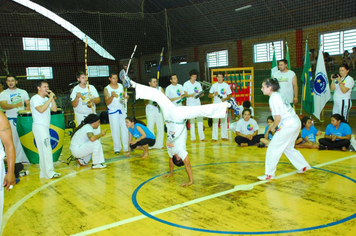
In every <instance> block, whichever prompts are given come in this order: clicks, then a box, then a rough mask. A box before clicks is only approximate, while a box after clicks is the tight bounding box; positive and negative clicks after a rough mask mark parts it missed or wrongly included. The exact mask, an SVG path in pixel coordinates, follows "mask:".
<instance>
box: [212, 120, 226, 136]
mask: <svg viewBox="0 0 356 236" xmlns="http://www.w3.org/2000/svg"><path fill="white" fill-rule="evenodd" d="M220 129H221V138H224V139H225V138H226V139H227V138H229V135H228V133H227V115H226V116H225V119H224V118H222V119H220ZM212 139H213V140H218V139H219V119H217V118H214V119H213V132H212Z"/></svg>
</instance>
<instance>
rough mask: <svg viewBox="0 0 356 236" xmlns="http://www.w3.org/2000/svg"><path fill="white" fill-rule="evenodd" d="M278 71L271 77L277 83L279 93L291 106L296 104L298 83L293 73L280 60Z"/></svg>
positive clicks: (285, 61) (285, 63)
mask: <svg viewBox="0 0 356 236" xmlns="http://www.w3.org/2000/svg"><path fill="white" fill-rule="evenodd" d="M278 69H279V71H276V72H275V73H274V75H273V78H276V79H277V80H278V82H279V86H280V90H279V92H280V93H281V94H282V95H283V96H284V97H285V99H286V100H287V101H288V102H289V103H290V104H291V106H292V107H293V104H297V103H298V81H297V76H296V75H295V73H294V71H292V70H290V69H289V68H288V61H287V60H286V59H282V60H279V61H278Z"/></svg>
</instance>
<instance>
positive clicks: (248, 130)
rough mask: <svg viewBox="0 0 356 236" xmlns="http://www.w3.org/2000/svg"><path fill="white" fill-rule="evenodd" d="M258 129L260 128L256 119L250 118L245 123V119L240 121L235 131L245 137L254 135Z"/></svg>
mask: <svg viewBox="0 0 356 236" xmlns="http://www.w3.org/2000/svg"><path fill="white" fill-rule="evenodd" d="M258 129H259V127H258V124H257V122H256V121H255V120H254V119H252V118H250V119H249V120H248V121H245V120H244V119H240V120H239V121H238V122H237V124H236V129H235V131H237V132H239V133H241V134H244V135H248V134H253V133H254V132H255V131H256V130H258Z"/></svg>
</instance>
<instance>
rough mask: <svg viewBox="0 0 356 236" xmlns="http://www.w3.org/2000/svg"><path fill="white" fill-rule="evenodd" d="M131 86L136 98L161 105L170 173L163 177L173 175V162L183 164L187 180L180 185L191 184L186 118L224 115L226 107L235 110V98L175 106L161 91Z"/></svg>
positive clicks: (135, 85) (136, 85) (138, 85)
mask: <svg viewBox="0 0 356 236" xmlns="http://www.w3.org/2000/svg"><path fill="white" fill-rule="evenodd" d="M130 83H131V86H132V87H134V88H135V89H136V99H149V100H152V101H156V102H157V103H158V105H159V106H160V107H161V110H162V112H163V115H164V117H165V122H166V125H167V151H168V155H169V158H170V159H169V167H170V173H169V174H168V175H166V176H165V177H171V176H173V169H174V164H176V165H178V166H182V165H184V166H185V169H186V171H187V174H188V179H189V181H188V182H186V183H183V184H181V186H183V187H184V186H189V185H191V184H193V172H192V167H191V165H190V161H189V158H188V152H187V151H186V146H185V145H186V141H187V129H186V124H185V122H186V120H187V119H192V118H194V117H198V116H201V117H203V116H205V117H210V118H223V117H225V115H226V108H227V107H232V108H233V109H234V110H237V104H236V102H235V100H233V101H232V99H230V100H229V102H223V103H217V104H208V105H203V106H190V107H187V106H178V107H176V106H175V105H174V104H173V103H172V102H171V101H170V100H169V99H168V98H167V97H166V96H165V95H164V94H163V93H161V92H160V91H158V90H157V89H155V88H152V87H148V86H145V85H141V84H137V83H135V82H133V81H130Z"/></svg>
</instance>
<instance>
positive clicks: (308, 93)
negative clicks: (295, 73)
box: [301, 41, 314, 115]
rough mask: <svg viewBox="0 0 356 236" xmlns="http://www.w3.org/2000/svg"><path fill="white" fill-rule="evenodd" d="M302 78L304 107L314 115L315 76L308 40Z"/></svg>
mask: <svg viewBox="0 0 356 236" xmlns="http://www.w3.org/2000/svg"><path fill="white" fill-rule="evenodd" d="M301 78H302V82H303V88H302V89H303V91H302V101H303V109H304V111H305V112H307V113H308V114H309V115H312V114H313V113H314V98H313V90H312V83H313V76H312V70H311V66H310V59H309V50H308V41H307V42H306V44H305V56H304V69H303V74H302V77H301Z"/></svg>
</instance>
